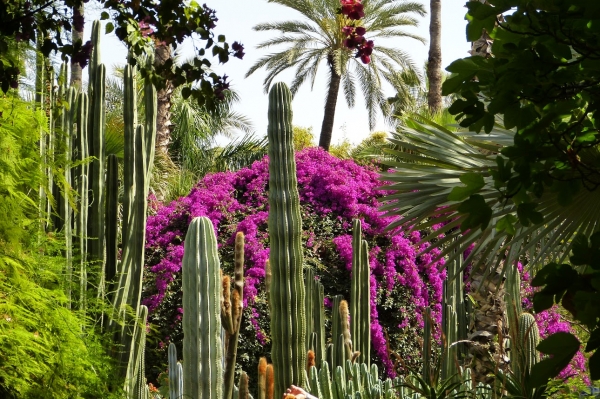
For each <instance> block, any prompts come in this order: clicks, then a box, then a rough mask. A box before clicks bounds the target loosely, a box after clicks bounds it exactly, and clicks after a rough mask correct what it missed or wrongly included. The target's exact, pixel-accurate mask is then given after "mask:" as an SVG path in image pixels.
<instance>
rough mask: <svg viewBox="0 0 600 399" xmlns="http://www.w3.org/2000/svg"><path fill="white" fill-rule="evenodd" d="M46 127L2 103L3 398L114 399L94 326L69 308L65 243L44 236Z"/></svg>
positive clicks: (25, 109) (10, 99) (10, 102)
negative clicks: (41, 193)
mask: <svg viewBox="0 0 600 399" xmlns="http://www.w3.org/2000/svg"><path fill="white" fill-rule="evenodd" d="M46 124H47V119H46V117H45V115H44V114H43V113H42V112H41V111H35V110H34V107H33V106H32V104H30V103H27V102H25V101H22V100H21V99H20V98H19V97H18V96H16V95H5V96H3V97H1V98H0V154H1V155H0V397H2V398H45V399H46V398H48V399H54V398H94V397H103V398H109V397H110V393H109V391H108V388H109V387H108V385H109V381H111V378H112V376H111V366H112V364H111V361H110V358H109V357H108V356H106V355H105V353H104V349H103V345H102V342H101V337H100V336H99V335H98V334H96V331H95V329H94V326H93V324H94V323H95V322H96V320H92V319H90V318H86V316H85V315H81V314H80V313H79V312H78V311H76V310H72V309H70V308H69V306H68V298H67V297H66V295H65V290H64V288H65V281H66V278H65V269H66V261H65V258H64V256H63V250H64V248H65V242H64V240H61V239H60V238H59V237H57V236H54V235H53V234H50V233H48V234H46V233H42V232H41V231H40V226H41V223H40V222H41V219H40V213H39V212H40V211H39V209H38V204H37V202H38V198H37V193H38V190H39V188H40V186H42V187H44V186H47V185H48V184H47V183H48V182H47V181H46V179H45V178H44V174H43V173H42V168H41V167H40V165H41V164H42V162H41V159H40V151H39V147H38V142H39V140H40V132H42V133H43V127H45V126H46ZM55 162H56V160H55ZM51 166H52V169H53V171H54V173H55V179H56V180H55V181H58V182H59V184H60V183H61V181H59V180H58V178H59V177H60V175H61V171H60V170H59V168H58V167H56V165H51ZM114 395H115V397H118V393H114Z"/></svg>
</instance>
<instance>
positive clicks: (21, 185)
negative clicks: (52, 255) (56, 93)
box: [0, 96, 46, 245]
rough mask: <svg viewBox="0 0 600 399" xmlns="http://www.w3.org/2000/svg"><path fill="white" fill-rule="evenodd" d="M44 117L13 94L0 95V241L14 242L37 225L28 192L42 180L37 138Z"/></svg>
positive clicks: (36, 188) (32, 201) (34, 209)
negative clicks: (0, 96)
mask: <svg viewBox="0 0 600 399" xmlns="http://www.w3.org/2000/svg"><path fill="white" fill-rule="evenodd" d="M45 120H46V119H45V116H44V115H43V114H42V112H36V111H34V110H33V107H32V106H31V104H28V103H26V102H24V101H22V100H21V99H19V98H18V97H16V96H3V97H2V98H0V154H1V155H0V245H6V244H17V243H19V242H20V241H21V240H22V239H23V238H25V237H26V235H27V234H29V233H30V232H31V231H35V228H37V226H35V223H34V222H35V220H36V219H37V204H36V202H35V200H34V199H35V197H30V196H28V193H31V192H37V190H38V187H39V185H40V184H42V182H43V179H42V174H41V169H40V168H39V165H40V157H39V151H38V149H37V141H38V140H39V137H40V129H41V128H42V126H45ZM32 224H33V226H32ZM32 227H33V230H32V229H31V228H32Z"/></svg>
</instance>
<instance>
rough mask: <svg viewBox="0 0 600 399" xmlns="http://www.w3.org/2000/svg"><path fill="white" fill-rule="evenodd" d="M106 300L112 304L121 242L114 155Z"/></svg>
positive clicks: (109, 195) (108, 197)
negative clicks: (119, 243)
mask: <svg viewBox="0 0 600 399" xmlns="http://www.w3.org/2000/svg"><path fill="white" fill-rule="evenodd" d="M105 212H106V213H105V219H106V267H105V270H104V272H105V284H106V298H107V299H108V300H109V301H110V302H111V303H112V301H113V296H114V295H113V291H114V289H115V278H116V276H117V264H118V260H117V256H118V250H119V249H118V242H119V241H118V240H119V231H118V230H119V160H118V159H117V156H116V155H114V154H110V155H109V156H108V167H107V169H106V211H105Z"/></svg>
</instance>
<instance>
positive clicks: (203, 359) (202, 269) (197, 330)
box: [182, 217, 223, 399]
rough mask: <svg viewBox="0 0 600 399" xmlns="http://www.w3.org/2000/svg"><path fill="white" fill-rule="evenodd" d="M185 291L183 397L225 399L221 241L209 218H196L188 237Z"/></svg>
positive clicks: (184, 256)
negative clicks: (222, 342) (219, 244)
mask: <svg viewBox="0 0 600 399" xmlns="http://www.w3.org/2000/svg"><path fill="white" fill-rule="evenodd" d="M182 289H183V309H184V312H183V353H184V354H185V358H184V362H183V374H184V378H183V395H184V397H189V398H197V399H221V398H222V397H223V351H222V345H221V316H220V314H221V280H220V263H219V257H218V255H217V239H216V237H215V232H214V229H213V225H212V223H211V221H210V220H209V219H208V218H205V217H201V218H195V219H194V220H193V221H192V223H191V224H190V227H189V229H188V232H187V234H186V237H185V244H184V255H183V264H182Z"/></svg>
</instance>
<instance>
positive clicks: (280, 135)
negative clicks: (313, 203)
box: [267, 83, 306, 398]
mask: <svg viewBox="0 0 600 399" xmlns="http://www.w3.org/2000/svg"><path fill="white" fill-rule="evenodd" d="M291 103H292V95H291V93H290V91H289V89H288V88H287V86H286V85H285V84H283V83H276V84H275V85H274V86H273V87H272V88H271V91H270V92H269V125H268V129H267V131H268V140H269V223H268V226H269V239H270V243H271V245H270V255H269V260H270V265H271V273H272V281H271V292H270V297H269V299H270V302H271V338H272V347H271V356H272V359H273V368H274V370H275V384H276V387H275V397H276V398H280V397H281V396H282V395H283V392H284V391H285V390H286V388H288V387H289V386H290V385H292V384H294V385H299V386H304V385H305V384H306V378H305V375H306V372H305V370H304V368H305V365H306V349H305V335H306V316H305V308H304V306H305V303H304V295H305V293H304V279H303V275H302V263H303V255H302V220H301V217H300V199H299V194H298V187H297V185H298V182H297V177H296V161H295V159H294V145H293V138H292V108H291Z"/></svg>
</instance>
